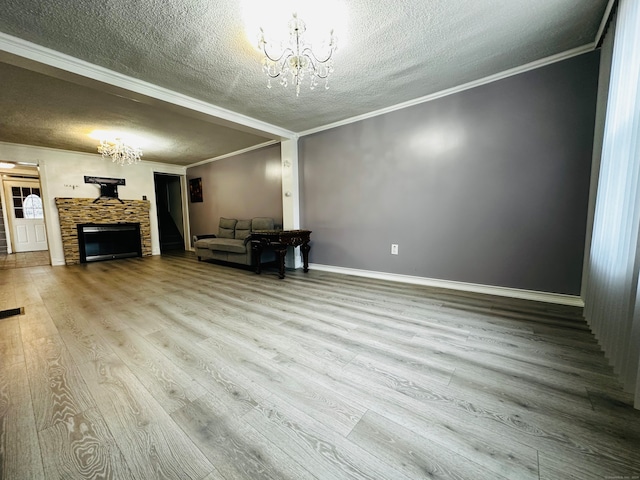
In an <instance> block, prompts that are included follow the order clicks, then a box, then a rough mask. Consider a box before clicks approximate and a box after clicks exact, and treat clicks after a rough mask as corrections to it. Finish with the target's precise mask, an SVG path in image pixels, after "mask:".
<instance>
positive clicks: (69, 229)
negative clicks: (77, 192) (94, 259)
mask: <svg viewBox="0 0 640 480" xmlns="http://www.w3.org/2000/svg"><path fill="white" fill-rule="evenodd" d="M56 206H57V207H58V216H59V219H60V233H61V234H62V247H63V251H64V260H65V263H66V264H67V265H76V264H78V263H80V262H81V261H82V260H81V258H80V240H79V237H78V225H100V226H104V225H114V224H117V225H126V224H139V225H140V240H139V243H138V244H137V245H138V247H137V248H127V249H126V250H121V251H116V252H115V255H121V254H126V253H129V254H131V253H132V252H134V251H135V252H136V255H138V253H137V252H138V248H141V249H142V256H143V257H146V256H149V255H151V225H150V218H149V209H150V202H149V201H148V200H123V201H122V202H120V201H118V200H115V199H105V200H102V199H101V200H99V201H97V202H96V201H95V199H93V198H60V197H58V198H56ZM118 243H119V242H118ZM140 244H141V246H140ZM117 249H120V245H119V244H117ZM85 254H87V250H86V248H85ZM97 255H107V253H97ZM111 255H114V253H112V254H111ZM89 256H90V257H91V256H93V253H91V250H89ZM107 258H113V257H111V256H110V257H107ZM115 258H121V257H115Z"/></svg>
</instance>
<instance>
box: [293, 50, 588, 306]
mask: <svg viewBox="0 0 640 480" xmlns="http://www.w3.org/2000/svg"><path fill="white" fill-rule="evenodd" d="M597 79H598V53H597V52H594V53H589V54H585V55H581V56H579V57H575V58H572V59H569V60H566V61H563V62H559V63H556V64H553V65H549V66H546V67H544V68H540V69H537V70H534V71H530V72H526V73H523V74H520V75H517V76H513V77H510V78H506V79H503V80H500V81H497V82H494V83H491V84H489V85H484V86H481V87H478V88H475V89H472V90H467V91H464V92H461V93H458V94H454V95H451V96H448V97H444V98H441V99H438V100H435V101H432V102H428V103H424V104H421V105H417V106H414V107H410V108H407V109H403V110H399V111H396V112H393V113H389V114H386V115H381V116H378V117H375V118H371V119H368V120H364V121H361V122H357V123H353V124H350V125H346V126H343V127H338V128H335V129H332V130H328V131H324V132H320V133H317V134H314V135H310V136H307V137H303V138H302V139H301V140H300V172H301V185H302V193H301V194H302V196H303V202H302V205H303V207H302V225H303V226H304V228H309V229H311V230H313V235H312V237H313V248H312V251H311V261H312V262H314V263H319V264H326V265H333V266H341V267H348V268H357V269H365V270H373V271H381V272H389V273H398V274H407V275H415V276H420V277H429V278H438V279H446V280H455V281H462V282H471V283H479V284H485V285H497V286H506V287H513V288H523V289H530V290H537V291H547V292H557V293H566V294H579V292H580V278H581V272H582V255H583V251H584V240H585V222H586V213H587V203H588V191H589V175H590V164H591V149H592V145H593V129H594V112H595V101H596V89H597ZM392 243H397V244H399V252H400V254H399V255H398V256H392V255H391V254H390V246H391V244H392Z"/></svg>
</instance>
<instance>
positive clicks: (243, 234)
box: [235, 220, 251, 240]
mask: <svg viewBox="0 0 640 480" xmlns="http://www.w3.org/2000/svg"><path fill="white" fill-rule="evenodd" d="M250 233H251V220H238V223H236V233H235V238H236V240H244V239H245V238H247V237H248V236H249V234H250Z"/></svg>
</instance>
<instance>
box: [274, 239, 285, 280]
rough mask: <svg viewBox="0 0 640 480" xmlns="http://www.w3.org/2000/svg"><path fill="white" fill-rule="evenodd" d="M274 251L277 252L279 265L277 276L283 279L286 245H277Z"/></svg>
mask: <svg viewBox="0 0 640 480" xmlns="http://www.w3.org/2000/svg"><path fill="white" fill-rule="evenodd" d="M276 252H277V253H278V266H279V271H278V278H280V279H283V278H284V257H286V256H287V247H286V246H284V247H278V248H276Z"/></svg>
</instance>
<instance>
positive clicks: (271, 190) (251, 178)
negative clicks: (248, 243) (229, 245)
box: [187, 144, 282, 235]
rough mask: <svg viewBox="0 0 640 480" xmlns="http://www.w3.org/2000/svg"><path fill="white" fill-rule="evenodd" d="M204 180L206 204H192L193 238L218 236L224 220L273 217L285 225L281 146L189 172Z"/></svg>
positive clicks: (188, 174) (189, 176) (190, 219)
mask: <svg viewBox="0 0 640 480" xmlns="http://www.w3.org/2000/svg"><path fill="white" fill-rule="evenodd" d="M198 177H201V178H202V197H203V200H204V201H203V202H202V203H191V202H189V221H190V226H191V233H192V234H193V235H198V234H204V233H217V232H218V223H219V220H220V217H227V218H239V219H249V218H253V217H273V218H274V219H275V220H276V223H279V224H282V168H281V160H280V145H279V144H277V145H272V146H269V147H265V148H261V149H260V150H255V151H252V152H248V153H243V154H240V155H236V156H234V157H230V158H226V159H223V160H218V161H216V162H211V163H207V164H205V165H200V166H198V167H193V168H189V169H187V179H191V178H198Z"/></svg>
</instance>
